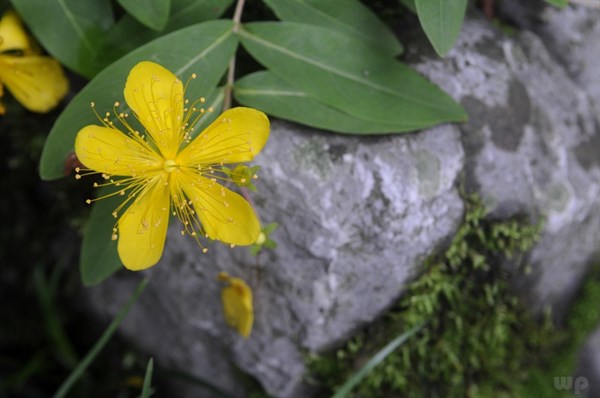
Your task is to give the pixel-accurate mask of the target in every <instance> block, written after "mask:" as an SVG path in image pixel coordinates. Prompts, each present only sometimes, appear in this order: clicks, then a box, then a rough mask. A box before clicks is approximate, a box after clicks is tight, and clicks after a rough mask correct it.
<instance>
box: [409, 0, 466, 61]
mask: <svg viewBox="0 0 600 398" xmlns="http://www.w3.org/2000/svg"><path fill="white" fill-rule="evenodd" d="M415 5H416V8H417V15H418V16H419V21H420V22H421V26H422V27H423V30H424V31H425V34H426V35H427V37H428V38H429V41H430V42H431V44H432V45H433V48H434V49H435V51H436V52H437V53H438V55H440V56H444V55H446V54H447V53H448V51H450V49H451V48H452V46H453V45H454V43H455V42H456V39H457V38H458V34H459V33H460V28H461V26H462V22H463V18H464V17H465V11H466V9H467V0H415Z"/></svg>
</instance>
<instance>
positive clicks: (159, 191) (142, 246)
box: [117, 176, 170, 271]
mask: <svg viewBox="0 0 600 398" xmlns="http://www.w3.org/2000/svg"><path fill="white" fill-rule="evenodd" d="M165 182H166V180H165V178H164V177H163V176H157V177H156V178H155V179H154V180H152V181H151V182H149V183H148V186H147V187H146V189H145V191H144V192H143V193H141V194H140V195H139V196H138V198H137V199H136V200H135V202H133V204H132V205H131V206H129V208H128V209H127V210H126V211H125V213H123V215H122V216H121V218H120V219H119V242H118V245H117V250H118V252H119V257H120V258H121V261H122V262H123V265H125V267H126V268H128V269H130V270H132V271H139V270H143V269H146V268H148V267H151V266H153V265H154V264H156V263H157V262H158V260H160V257H161V256H162V252H163V248H164V245H165V239H166V236H167V227H168V225H169V200H170V199H169V188H168V186H167V185H165Z"/></svg>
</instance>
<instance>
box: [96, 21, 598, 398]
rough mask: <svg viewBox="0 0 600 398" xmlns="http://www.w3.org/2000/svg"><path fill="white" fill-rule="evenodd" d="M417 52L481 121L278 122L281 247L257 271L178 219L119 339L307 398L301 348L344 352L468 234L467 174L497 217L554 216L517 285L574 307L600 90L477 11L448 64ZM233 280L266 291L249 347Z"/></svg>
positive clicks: (590, 223)
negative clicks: (232, 315)
mask: <svg viewBox="0 0 600 398" xmlns="http://www.w3.org/2000/svg"><path fill="white" fill-rule="evenodd" d="M421 43H422V42H421ZM419 46H422V44H421V45H419V44H418V43H417V44H414V45H411V46H410V47H409V48H408V52H409V58H411V54H412V58H411V59H416V61H415V62H416V63H415V67H416V68H417V69H418V70H419V71H421V72H422V73H423V74H424V75H426V76H428V77H429V78H430V79H431V80H432V81H434V82H436V83H437V84H439V85H440V86H442V87H443V88H444V89H445V90H446V91H447V92H449V93H450V94H451V95H452V96H453V97H454V98H455V99H457V100H459V101H461V102H462V103H463V105H464V106H465V108H466V109H467V111H468V113H469V115H470V121H469V122H468V123H466V124H465V125H462V126H453V125H445V126H438V127H435V128H432V129H429V130H427V131H422V132H419V133H417V134H408V135H400V136H388V137H379V138H356V137H347V136H339V135H333V134H327V133H324V132H320V131H315V130H312V129H308V128H303V127H299V126H297V125H294V124H290V123H285V122H280V121H273V126H272V132H271V139H270V142H269V143H268V145H267V147H266V148H265V150H264V153H263V154H261V155H260V156H259V158H258V159H257V163H258V164H260V165H262V166H263V169H262V170H261V179H260V180H258V184H257V185H258V187H259V194H258V195H257V196H256V197H255V204H256V207H257V208H258V210H259V213H260V216H261V218H262V219H263V221H264V222H265V223H267V222H272V221H276V222H278V223H279V224H280V225H281V227H280V229H279V230H278V231H277V232H276V233H275V236H274V238H275V239H276V241H277V242H278V244H279V247H278V248H277V250H276V251H274V252H267V253H265V254H264V255H261V256H260V263H259V264H256V259H255V258H252V257H251V256H250V255H249V254H248V253H247V251H246V250H245V249H243V248H234V249H230V248H228V247H225V246H222V245H218V244H214V245H211V246H210V250H209V252H208V253H207V254H205V255H201V254H199V253H200V252H199V250H198V247H197V246H196V244H195V243H194V242H193V241H192V240H190V239H188V238H183V237H181V236H180V234H179V227H178V226H176V225H172V227H171V229H170V231H169V238H168V242H167V247H166V249H165V253H164V256H163V259H162V260H161V262H160V263H159V264H158V265H157V266H156V267H154V268H153V269H151V270H150V271H148V272H146V274H147V275H149V276H150V277H151V282H150V285H149V286H148V289H147V291H146V293H144V295H143V296H142V299H141V300H140V301H139V302H138V303H137V304H136V306H135V308H134V310H133V312H132V314H131V315H130V316H129V317H128V319H127V320H126V321H125V323H124V324H123V328H122V330H123V334H124V335H125V336H127V337H129V338H131V339H135V341H136V343H137V344H138V345H139V346H140V347H141V348H142V349H144V350H146V351H148V352H151V353H152V354H153V355H154V356H155V358H156V359H157V361H158V362H159V363H160V364H162V365H164V366H173V367H176V368H180V369H185V370H186V371H188V372H190V373H193V374H195V375H198V376H200V377H202V378H205V379H208V380H210V381H211V382H212V383H215V384H217V385H219V386H221V387H222V388H223V389H225V390H227V391H230V392H231V393H232V394H233V395H235V396H240V397H243V396H244V388H243V386H242V385H241V384H240V383H239V378H236V375H235V369H236V368H239V369H241V370H243V371H244V372H247V373H249V374H251V375H253V376H254V377H255V378H257V379H258V380H259V381H260V383H261V384H262V385H263V386H264V388H265V389H266V390H267V392H268V393H270V394H272V395H273V396H275V397H290V398H292V397H306V396H309V390H307V387H306V386H305V384H304V383H303V378H304V375H305V367H304V364H303V359H302V352H303V351H304V350H309V351H319V350H323V349H327V348H330V347H333V346H335V345H336V344H339V343H340V342H342V341H344V340H345V339H347V338H348V337H349V336H350V335H351V334H352V333H353V332H354V331H356V330H357V328H359V327H361V326H362V325H364V324H365V323H368V322H370V321H372V320H373V319H374V318H375V317H377V316H378V315H379V314H381V313H382V312H383V311H385V309H386V308H388V306H389V305H390V304H392V303H393V302H394V301H395V300H396V299H397V298H398V297H399V296H400V295H401V294H402V291H403V288H404V287H405V286H406V284H407V283H408V282H409V281H410V279H411V278H412V277H414V276H415V275H416V273H417V272H418V267H419V265H420V264H422V262H423V260H424V258H426V257H427V256H428V255H429V254H431V253H433V252H435V251H436V250H437V249H438V248H439V246H440V245H441V244H443V243H446V242H448V240H449V239H451V237H452V235H453V233H454V231H455V229H456V228H457V226H458V225H459V224H460V221H461V216H462V213H463V204H462V202H461V200H460V197H459V195H458V193H457V190H456V186H457V179H459V177H460V176H464V180H465V183H466V186H467V188H468V189H469V190H470V191H475V192H478V193H480V194H481V195H482V197H483V198H484V200H485V201H486V203H487V204H488V206H489V207H490V209H491V210H492V216H493V217H497V218H506V217H510V216H514V215H525V216H527V217H528V218H530V219H531V220H537V219H539V218H540V217H544V218H545V219H546V220H547V223H546V226H545V229H544V232H543V236H542V239H541V241H540V242H539V244H538V245H537V246H536V247H535V248H534V249H533V251H532V252H531V254H530V260H531V263H532V265H533V269H534V272H533V273H532V274H531V275H530V277H529V278H528V279H526V280H524V281H522V282H521V283H522V285H523V287H524V288H526V290H527V291H528V292H529V293H528V299H529V301H530V303H531V307H532V309H534V310H536V309H541V308H543V307H545V306H547V305H553V306H554V307H555V308H557V309H558V311H559V312H560V311H561V308H562V306H563V305H564V303H567V302H568V300H569V299H570V297H571V296H572V294H573V292H574V289H575V288H576V287H577V285H578V283H579V280H580V278H581V276H582V275H583V273H584V271H585V269H586V267H587V265H588V264H589V262H590V259H591V258H592V256H594V255H596V256H597V254H598V251H597V250H598V249H597V248H598V242H599V241H598V231H599V229H600V208H599V207H598V203H597V197H598V193H599V191H600V165H599V160H598V153H597V152H596V151H594V150H592V151H589V150H587V151H586V150H585V149H586V148H587V147H589V146H590V145H593V143H596V142H598V136H599V131H598V123H597V120H596V119H595V116H594V108H593V105H592V103H593V102H592V101H593V99H591V97H592V98H593V96H591V95H590V94H589V93H586V91H585V90H583V88H582V87H581V86H579V85H578V84H577V83H576V82H574V81H573V76H572V75H569V73H567V71H566V69H565V67H564V66H563V65H562V64H560V63H558V62H556V61H555V60H554V59H553V58H552V57H551V55H550V54H549V52H548V50H547V49H546V47H545V46H544V43H543V42H542V41H541V40H540V38H539V37H538V36H536V35H535V34H533V33H529V32H523V33H522V34H520V35H519V36H518V37H517V38H515V39H510V38H507V37H505V36H503V35H502V34H500V33H499V32H498V31H496V30H495V29H493V28H492V27H490V25H489V24H488V23H487V22H486V21H485V20H482V19H480V18H478V17H471V18H469V19H468V20H467V21H466V22H465V25H464V29H463V32H462V34H461V37H460V39H459V43H458V44H457V46H456V47H455V49H453V50H452V51H451V52H450V54H449V55H448V56H447V57H446V58H444V59H438V58H435V57H433V58H431V57H417V56H416V55H415V54H422V52H421V51H420V49H421V48H423V47H419ZM577 62H578V61H577ZM597 70H598V69H597ZM582 148H583V149H582ZM221 270H223V271H227V272H229V273H230V274H231V275H234V276H239V277H242V278H244V279H245V280H247V281H248V282H249V284H250V285H251V286H252V287H253V289H254V293H255V306H256V321H255V327H254V330H253V332H252V335H251V337H250V338H249V339H248V340H244V339H242V338H240V337H239V336H238V335H236V333H235V332H234V331H232V330H230V329H229V328H227V327H226V325H225V323H224V321H223V317H222V313H221V304H220V296H219V294H220V293H219V292H220V288H221V286H220V284H219V282H217V281H216V280H215V278H216V276H217V274H218V272H219V271H221ZM138 278H139V275H131V274H125V273H122V274H119V275H117V276H116V277H113V278H112V279H111V280H109V281H108V282H106V283H104V284H103V285H101V286H98V287H95V288H93V289H90V290H89V291H88V292H87V297H88V300H89V303H90V306H91V308H93V309H94V310H95V311H96V312H101V311H104V313H105V314H106V315H107V316H110V315H111V314H114V313H115V312H116V309H117V307H118V305H117V303H120V302H122V301H123V300H124V297H125V296H127V295H128V294H129V292H130V291H131V290H132V289H133V285H134V284H135V281H136V280H137V279H138ZM562 310H564V308H562ZM189 395H190V396H195V397H197V396H199V395H198V393H197V392H194V393H190V394H189ZM182 396H185V393H182Z"/></svg>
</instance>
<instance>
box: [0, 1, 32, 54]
mask: <svg viewBox="0 0 600 398" xmlns="http://www.w3.org/2000/svg"><path fill="white" fill-rule="evenodd" d="M29 49H30V42H29V38H28V37H27V34H26V33H25V29H24V28H23V25H22V24H21V20H20V19H19V16H18V15H17V13H16V12H14V11H12V10H10V11H7V12H5V13H4V14H3V15H2V19H0V52H4V51H27V50H29Z"/></svg>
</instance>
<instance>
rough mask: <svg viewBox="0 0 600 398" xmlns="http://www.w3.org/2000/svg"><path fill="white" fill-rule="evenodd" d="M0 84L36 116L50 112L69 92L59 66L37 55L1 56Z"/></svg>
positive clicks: (51, 60)
mask: <svg viewBox="0 0 600 398" xmlns="http://www.w3.org/2000/svg"><path fill="white" fill-rule="evenodd" d="M0 80H2V82H3V83H4V84H5V85H6V88H8V90H9V91H10V92H11V93H12V94H13V95H14V96H15V98H16V99H17V101H19V102H20V103H21V104H23V106H24V107H25V108H27V109H29V110H30V111H33V112H48V111H49V110H50V109H52V108H54V107H55V106H56V105H57V104H58V102H59V101H60V100H61V99H62V98H63V97H64V96H65V94H66V93H67V91H68V89H69V81H68V80H67V78H66V77H65V75H64V72H63V70H62V67H61V66H60V64H59V63H58V62H57V61H56V60H54V59H52V58H50V57H42V56H36V55H31V56H23V57H17V56H10V55H0Z"/></svg>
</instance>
